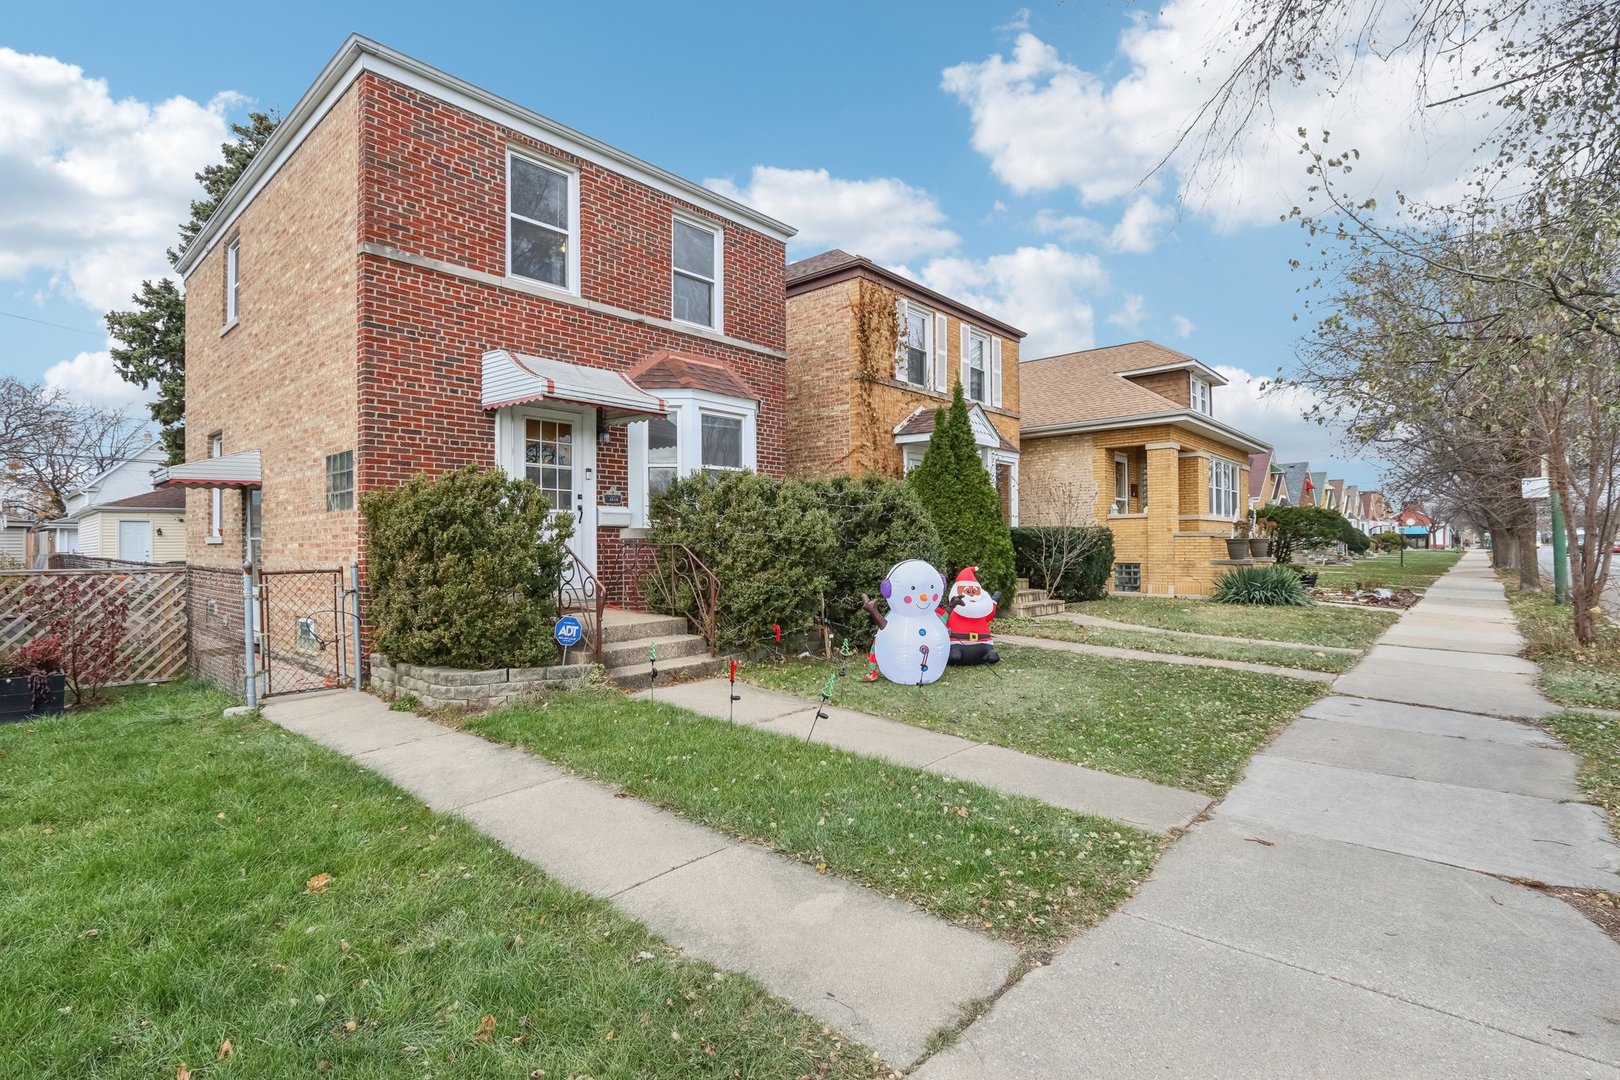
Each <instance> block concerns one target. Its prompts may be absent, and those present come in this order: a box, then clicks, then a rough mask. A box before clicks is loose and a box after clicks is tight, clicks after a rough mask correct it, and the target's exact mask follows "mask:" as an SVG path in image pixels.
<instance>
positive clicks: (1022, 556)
mask: <svg viewBox="0 0 1620 1080" xmlns="http://www.w3.org/2000/svg"><path fill="white" fill-rule="evenodd" d="M1012 543H1013V555H1014V558H1015V559H1016V566H1017V572H1018V576H1019V577H1025V578H1028V579H1029V584H1030V586H1031V587H1032V588H1036V589H1045V590H1046V591H1047V593H1048V594H1050V595H1051V596H1052V598H1053V599H1056V600H1064V601H1068V602H1070V603H1074V602H1076V601H1081V600H1101V599H1102V598H1103V597H1104V596H1105V595H1106V594H1107V592H1108V577H1109V575H1110V574H1111V573H1112V572H1113V568H1114V532H1113V530H1112V529H1110V528H1108V527H1107V526H1106V525H1024V526H1019V527H1018V528H1015V529H1013V530H1012Z"/></svg>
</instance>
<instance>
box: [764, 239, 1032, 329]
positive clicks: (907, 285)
mask: <svg viewBox="0 0 1620 1080" xmlns="http://www.w3.org/2000/svg"><path fill="white" fill-rule="evenodd" d="M863 271H864V272H865V273H868V274H871V275H872V276H873V277H876V278H879V279H881V280H883V281H884V282H887V283H889V284H891V285H894V286H896V287H898V288H899V289H902V290H906V289H909V290H912V291H914V292H916V293H917V294H918V295H920V296H923V297H925V298H927V299H929V300H932V301H933V302H934V303H936V304H940V305H942V306H944V307H948V308H951V309H952V310H953V311H956V312H957V313H958V316H959V317H960V315H963V314H966V315H967V316H969V318H968V320H967V321H968V322H977V323H981V324H983V325H984V326H986V327H988V328H990V329H992V330H999V331H1001V333H1003V334H1004V335H1007V336H1009V337H1016V338H1017V339H1018V340H1019V341H1022V340H1023V339H1024V338H1026V337H1028V336H1029V335H1028V334H1027V333H1026V332H1025V331H1023V330H1020V329H1018V327H1016V326H1014V325H1012V324H1011V323H1009V322H1005V321H1003V320H1001V319H998V318H996V317H995V316H994V315H987V314H985V313H984V312H982V311H980V310H979V309H978V308H972V307H969V306H967V305H966V304H964V303H962V302H961V301H960V300H953V299H951V298H950V297H949V296H946V295H945V294H944V293H942V292H937V291H935V290H934V289H930V288H929V287H928V286H926V285H923V284H921V283H920V282H916V281H912V280H911V279H910V278H908V277H905V276H904V275H902V274H897V273H895V272H894V271H893V270H890V269H888V268H887V267H885V266H879V265H878V264H877V263H875V262H873V261H872V260H871V259H868V258H867V257H866V256H865V255H852V256H850V259H849V261H848V262H842V263H837V264H835V265H833V266H829V267H827V268H825V269H823V270H818V271H816V272H815V273H813V274H807V275H805V276H804V277H801V278H798V279H796V280H794V281H790V282H788V283H787V295H788V296H789V297H792V296H793V295H794V294H795V293H800V292H808V291H809V290H811V289H815V288H821V287H823V286H825V285H828V284H832V283H833V281H832V280H830V279H840V280H841V279H843V278H846V277H853V276H856V275H859V274H860V273H862V272H863Z"/></svg>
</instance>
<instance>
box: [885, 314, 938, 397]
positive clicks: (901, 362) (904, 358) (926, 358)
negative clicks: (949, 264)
mask: <svg viewBox="0 0 1620 1080" xmlns="http://www.w3.org/2000/svg"><path fill="white" fill-rule="evenodd" d="M914 317H915V318H919V319H921V320H922V324H923V339H922V354H923V372H922V375H923V377H922V381H921V382H913V381H912V379H911V377H910V376H911V370H910V369H911V320H912V319H913V318H914ZM900 332H901V333H902V334H903V335H904V336H903V337H902V338H901V342H900V349H899V353H898V355H896V357H895V365H894V377H895V381H896V382H902V383H905V384H906V385H907V386H915V387H916V388H917V389H919V390H928V389H931V388H932V387H933V386H934V338H935V332H936V331H935V326H934V313H933V312H932V311H930V310H929V309H928V308H925V307H923V306H922V305H921V304H914V303H912V302H911V301H910V300H902V301H901V302H900Z"/></svg>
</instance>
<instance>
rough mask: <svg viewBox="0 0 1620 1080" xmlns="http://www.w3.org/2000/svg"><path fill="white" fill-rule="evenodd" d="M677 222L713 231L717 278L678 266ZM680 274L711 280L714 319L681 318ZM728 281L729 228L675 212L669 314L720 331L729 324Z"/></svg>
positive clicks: (687, 323) (688, 323) (682, 321)
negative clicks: (678, 305)
mask: <svg viewBox="0 0 1620 1080" xmlns="http://www.w3.org/2000/svg"><path fill="white" fill-rule="evenodd" d="M677 222H679V223H680V224H683V225H687V226H689V227H691V228H694V229H701V230H703V231H704V232H706V233H708V234H709V236H710V239H711V241H712V242H713V244H714V277H713V278H712V279H711V278H706V277H704V276H703V275H702V274H697V273H693V272H692V271H690V270H682V269H680V268H679V267H678V266H676V265H675V225H676V223H677ZM680 275H685V276H686V277H689V278H691V279H692V280H693V281H707V282H708V283H709V287H710V288H711V289H712V290H713V293H712V294H711V299H710V302H709V315H710V317H711V318H712V319H713V321H712V322H708V323H700V322H692V321H691V320H689V319H682V318H680V317H678V316H677V315H676V314H675V278H676V277H677V276H680ZM725 280H726V241H725V230H723V229H721V228H720V226H718V225H716V224H714V223H713V222H711V221H704V220H703V219H702V218H696V217H692V216H691V215H689V214H676V215H674V216H673V218H672V219H671V220H670V224H669V317H670V319H671V320H673V321H675V322H678V323H680V324H681V325H682V326H696V327H699V328H701V329H704V330H714V331H716V332H718V331H720V330H721V328H722V327H724V326H725V325H726V314H725V294H726V289H725Z"/></svg>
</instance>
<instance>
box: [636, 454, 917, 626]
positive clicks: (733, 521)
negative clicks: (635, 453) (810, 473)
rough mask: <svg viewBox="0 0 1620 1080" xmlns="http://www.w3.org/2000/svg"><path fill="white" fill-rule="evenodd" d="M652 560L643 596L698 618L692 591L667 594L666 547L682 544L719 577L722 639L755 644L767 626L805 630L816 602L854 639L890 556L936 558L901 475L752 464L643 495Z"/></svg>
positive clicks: (892, 561) (815, 610)
mask: <svg viewBox="0 0 1620 1080" xmlns="http://www.w3.org/2000/svg"><path fill="white" fill-rule="evenodd" d="M651 539H652V541H653V542H654V543H655V544H656V545H658V552H657V554H658V559H659V565H660V567H662V568H663V572H661V573H655V574H653V575H652V576H651V577H649V578H648V580H647V581H646V582H645V583H644V586H643V592H644V595H645V596H646V597H647V600H648V603H649V604H651V605H652V606H654V607H656V608H658V609H659V610H661V611H667V612H671V613H673V614H678V615H685V616H687V617H688V618H690V619H692V620H693V622H694V623H697V624H698V625H702V619H701V617H700V611H699V598H698V597H696V596H694V595H692V593H691V590H690V589H689V588H685V587H684V586H681V585H678V586H677V589H676V593H677V595H669V592H670V589H669V585H668V581H669V577H668V572H667V568H668V565H669V563H668V560H669V559H670V558H671V555H672V553H671V549H670V548H669V547H667V546H666V545H670V544H676V543H678V544H683V545H685V546H686V547H688V548H690V549H691V551H692V553H693V554H695V555H696V556H697V557H698V558H699V559H701V560H702V561H703V563H704V565H706V566H708V567H709V569H711V570H712V571H714V574H715V576H716V577H717V578H719V579H720V607H719V611H718V612H717V617H716V620H715V622H716V631H717V637H718V641H717V644H718V645H719V646H720V647H722V648H729V647H737V646H750V645H757V644H759V643H760V642H762V641H765V640H767V639H769V638H770V637H771V635H772V631H771V627H772V626H773V625H775V626H780V627H782V630H783V632H784V633H792V632H795V631H800V630H807V629H809V628H810V627H811V626H812V625H814V620H815V619H816V618H817V617H819V616H820V615H821V614H822V611H823V604H825V611H826V617H827V619H828V620H829V621H830V622H831V623H832V624H833V626H834V633H835V634H836V635H838V636H844V634H845V633H847V634H848V636H849V637H850V638H851V641H852V642H856V641H858V640H859V638H858V637H857V635H858V634H859V633H860V632H862V631H864V630H865V629H866V628H867V626H868V625H869V624H868V620H867V618H866V616H865V614H864V613H863V612H862V611H861V609H860V598H861V593H863V592H865V593H870V594H873V595H875V594H876V593H877V589H878V584H879V583H880V582H881V581H882V580H883V576H884V575H885V574H886V573H888V570H889V568H890V567H891V566H893V565H894V564H895V563H897V562H900V561H901V560H903V559H926V560H927V561H929V562H931V563H933V564H935V565H936V566H938V565H940V563H941V562H942V561H943V552H942V549H941V546H940V541H939V533H938V532H936V531H935V529H934V524H933V522H932V520H930V518H929V517H928V515H927V513H926V512H924V510H923V508H922V506H921V504H920V503H918V501H917V498H916V496H915V495H914V494H913V493H912V492H911V490H910V489H909V488H908V487H907V486H906V485H905V483H904V482H903V481H898V480H884V479H882V478H880V477H877V476H874V475H867V476H865V477H862V478H861V479H859V480H852V479H849V478H848V477H838V478H835V479H831V480H778V479H774V478H772V477H768V476H757V475H755V474H753V473H728V474H725V475H724V476H722V477H721V478H719V479H718V480H716V479H712V478H710V477H708V476H705V475H695V476H689V477H685V478H682V479H680V480H677V481H676V482H675V483H673V484H671V485H670V487H669V490H667V491H666V492H664V493H663V494H661V495H658V496H657V497H655V498H654V499H653V502H652V535H651Z"/></svg>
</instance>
